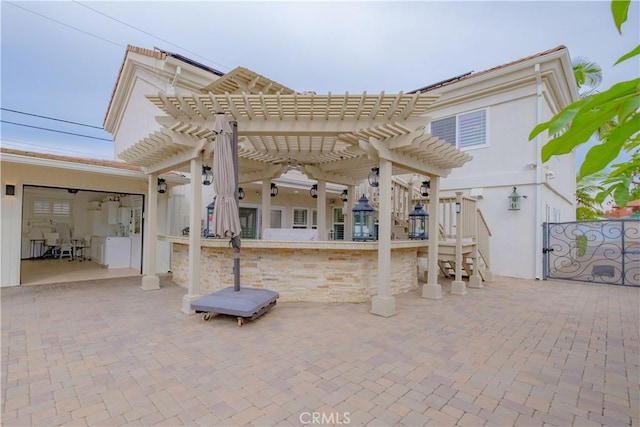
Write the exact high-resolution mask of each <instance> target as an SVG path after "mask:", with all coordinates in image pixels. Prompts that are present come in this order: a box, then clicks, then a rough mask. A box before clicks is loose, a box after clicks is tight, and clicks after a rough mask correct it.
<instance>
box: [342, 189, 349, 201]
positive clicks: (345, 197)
mask: <svg viewBox="0 0 640 427" xmlns="http://www.w3.org/2000/svg"><path fill="white" fill-rule="evenodd" d="M340 199H342V201H343V202H346V201H348V200H349V192H348V191H347V190H342V194H340Z"/></svg>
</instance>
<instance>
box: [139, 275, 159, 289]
mask: <svg viewBox="0 0 640 427" xmlns="http://www.w3.org/2000/svg"><path fill="white" fill-rule="evenodd" d="M140 289H142V290H143V291H157V290H158V289H160V278H159V277H158V276H156V275H155V274H153V275H146V276H142V284H141V285H140Z"/></svg>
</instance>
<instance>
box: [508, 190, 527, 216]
mask: <svg viewBox="0 0 640 427" xmlns="http://www.w3.org/2000/svg"><path fill="white" fill-rule="evenodd" d="M507 198H508V199H509V210H510V211H519V210H520V202H521V200H522V199H523V198H524V199H526V198H527V196H521V195H520V194H518V191H517V190H516V187H513V191H512V192H511V194H509V196H507Z"/></svg>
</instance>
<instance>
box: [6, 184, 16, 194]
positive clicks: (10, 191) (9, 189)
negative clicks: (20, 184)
mask: <svg viewBox="0 0 640 427" xmlns="http://www.w3.org/2000/svg"><path fill="white" fill-rule="evenodd" d="M4 194H5V195H7V196H15V195H16V186H15V185H13V184H7V185H5V186H4Z"/></svg>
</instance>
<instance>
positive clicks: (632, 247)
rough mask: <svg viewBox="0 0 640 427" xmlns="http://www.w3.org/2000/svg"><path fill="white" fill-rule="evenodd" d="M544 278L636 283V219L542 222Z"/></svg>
mask: <svg viewBox="0 0 640 427" xmlns="http://www.w3.org/2000/svg"><path fill="white" fill-rule="evenodd" d="M543 252H544V256H543V257H542V259H543V266H542V268H543V271H544V278H545V279H565V280H578V281H583V282H597V283H609V284H612V285H626V286H640V220H636V219H624V220H598V221H576V222H558V223H553V222H545V223H544V224H543Z"/></svg>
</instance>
